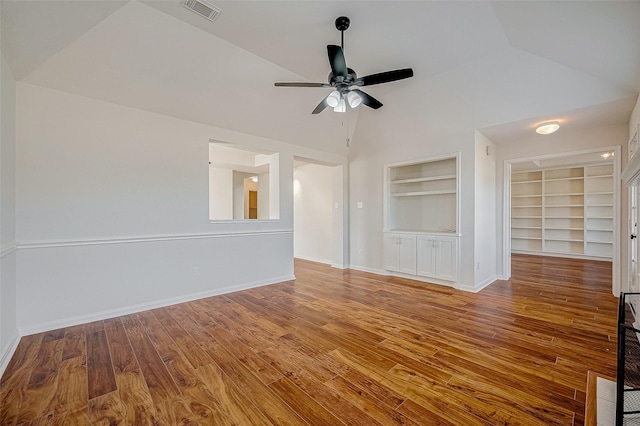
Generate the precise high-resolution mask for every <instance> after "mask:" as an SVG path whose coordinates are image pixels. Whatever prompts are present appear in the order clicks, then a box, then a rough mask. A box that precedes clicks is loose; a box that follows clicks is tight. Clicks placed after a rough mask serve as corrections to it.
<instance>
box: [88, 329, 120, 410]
mask: <svg viewBox="0 0 640 426" xmlns="http://www.w3.org/2000/svg"><path fill="white" fill-rule="evenodd" d="M87 378H88V381H89V399H93V398H96V397H98V396H101V395H105V394H107V393H110V392H114V391H116V390H117V385H116V377H115V375H114V373H113V364H112V362H111V354H110V352H109V344H108V343H107V334H106V333H105V331H104V328H95V329H94V331H91V332H89V333H87Z"/></svg>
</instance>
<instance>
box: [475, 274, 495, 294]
mask: <svg viewBox="0 0 640 426" xmlns="http://www.w3.org/2000/svg"><path fill="white" fill-rule="evenodd" d="M498 279H500V278H498V276H497V275H492V276H490V277H489V278H487V279H486V280H484V281H482V282H480V283H478V284H476V285H475V286H474V288H473V290H469V291H471V292H473V293H477V292H479V291H480V290H482V289H483V288H485V287H487V286H488V285H489V284H492V283H493V282H494V281H496V280H498Z"/></svg>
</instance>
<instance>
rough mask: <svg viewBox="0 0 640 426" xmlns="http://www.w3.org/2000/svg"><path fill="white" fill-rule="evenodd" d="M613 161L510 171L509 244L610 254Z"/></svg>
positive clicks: (588, 254)
mask: <svg viewBox="0 0 640 426" xmlns="http://www.w3.org/2000/svg"><path fill="white" fill-rule="evenodd" d="M613 188H614V185H613V165H612V164H605V165H596V166H581V167H566V168H561V169H550V170H535V171H526V172H514V173H512V175H511V249H512V251H514V252H525V253H541V254H542V253H547V254H557V255H562V254H565V255H571V256H578V257H596V258H606V259H611V257H612V254H613V194H614V193H613Z"/></svg>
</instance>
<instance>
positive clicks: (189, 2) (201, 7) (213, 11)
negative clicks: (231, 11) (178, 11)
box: [182, 0, 222, 21]
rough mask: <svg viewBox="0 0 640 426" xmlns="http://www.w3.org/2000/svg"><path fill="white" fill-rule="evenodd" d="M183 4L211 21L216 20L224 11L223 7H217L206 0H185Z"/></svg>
mask: <svg viewBox="0 0 640 426" xmlns="http://www.w3.org/2000/svg"><path fill="white" fill-rule="evenodd" d="M182 5H183V6H184V7H186V8H187V9H189V10H193V11H194V12H195V13H197V14H198V15H200V16H204V17H205V18H207V19H208V20H210V21H214V20H215V19H216V18H217V17H218V16H219V15H220V14H221V13H222V9H220V8H219V7H215V6H214V5H212V4H211V3H209V2H207V1H206V0H184V1H183V2H182Z"/></svg>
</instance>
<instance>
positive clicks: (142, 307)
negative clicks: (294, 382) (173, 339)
mask: <svg viewBox="0 0 640 426" xmlns="http://www.w3.org/2000/svg"><path fill="white" fill-rule="evenodd" d="M295 279H296V277H295V276H294V275H288V276H284V277H276V278H271V279H268V280H264V281H255V282H251V283H245V284H239V285H233V286H229V287H223V288H218V289H215V290H211V291H204V292H199V293H192V294H187V295H183V296H178V297H173V298H168V299H162V300H156V301H153V302H148V303H141V304H138V305H131V306H126V307H124V308H118V309H111V310H107V311H102V312H97V313H95V314H90V315H80V316H75V317H70V318H64V319H61V320H56V321H48V322H45V323H41V324H34V325H30V326H27V327H22V328H19V329H18V333H19V335H20V336H28V335H30V334H36V333H42V332H45V331H50V330H57V329H59V328H63V327H71V326H74V325H78V324H85V323H88V322H92V321H100V320H104V319H108V318H114V317H119V316H122V315H129V314H134V313H137V312H142V311H147V310H149V309H156V308H162V307H165V306H170V305H176V304H178V303H184V302H190V301H192V300H198V299H204V298H206V297H211V296H219V295H221V294H226V293H233V292H234V291H239V290H248V289H250V288H255V287H262V286H265V285H270V284H276V283H280V282H284V281H291V280H295ZM9 359H10V358H9Z"/></svg>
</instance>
